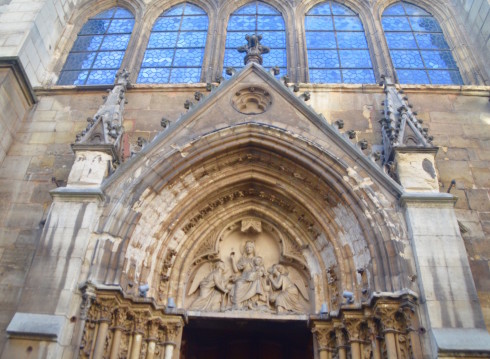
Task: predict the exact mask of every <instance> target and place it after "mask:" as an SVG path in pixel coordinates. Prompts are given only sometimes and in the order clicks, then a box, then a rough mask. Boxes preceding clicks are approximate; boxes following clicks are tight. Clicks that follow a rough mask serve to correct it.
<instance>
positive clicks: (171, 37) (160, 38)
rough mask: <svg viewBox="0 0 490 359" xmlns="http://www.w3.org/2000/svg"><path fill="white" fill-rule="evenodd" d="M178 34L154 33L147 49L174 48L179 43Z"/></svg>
mask: <svg viewBox="0 0 490 359" xmlns="http://www.w3.org/2000/svg"><path fill="white" fill-rule="evenodd" d="M177 35H178V33H177V32H153V33H151V35H150V41H148V47H147V49H158V48H160V49H161V48H174V47H175V44H176V43H177Z"/></svg>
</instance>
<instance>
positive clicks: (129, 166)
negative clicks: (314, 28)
mask: <svg viewBox="0 0 490 359" xmlns="http://www.w3.org/2000/svg"><path fill="white" fill-rule="evenodd" d="M195 98H196V99H192V101H188V102H187V104H186V107H188V111H187V112H186V113H185V114H183V115H182V116H181V117H180V118H179V119H178V120H176V121H172V122H171V124H170V125H169V126H168V127H167V128H166V129H165V130H164V131H162V132H161V133H160V134H159V135H157V136H156V137H155V138H154V139H153V141H151V142H150V143H148V144H146V145H145V147H144V148H143V149H142V150H141V151H140V152H139V153H138V154H136V155H135V156H133V157H132V158H131V159H130V160H128V161H126V163H125V164H123V165H122V166H121V167H120V168H119V169H118V171H116V173H114V174H113V175H112V176H111V177H110V178H109V179H108V180H107V181H106V182H105V183H104V186H103V187H104V188H108V187H111V185H112V184H113V183H114V182H117V181H118V179H119V178H121V177H124V173H126V172H129V173H130V174H133V173H134V172H135V171H136V168H138V167H140V165H139V163H141V162H142V161H143V162H144V163H146V165H145V166H149V167H154V164H153V165H152V164H149V162H148V160H149V159H151V160H150V161H159V160H161V159H162V157H161V156H163V157H164V156H166V155H167V154H169V153H170V152H175V151H179V152H181V154H182V156H185V155H186V148H188V147H189V146H190V145H191V144H192V143H195V142H196V141H198V140H199V139H200V138H203V137H205V136H207V135H208V134H211V133H215V132H217V131H221V130H225V129H230V128H233V127H240V126H244V125H247V126H249V127H250V126H251V127H253V126H260V128H262V129H263V131H264V132H265V133H266V132H268V131H272V130H274V131H279V132H281V133H284V135H285V136H291V138H294V139H298V140H301V141H302V143H303V146H311V147H315V148H317V149H319V150H320V151H321V152H323V153H324V155H325V156H327V157H330V158H334V159H335V160H336V161H337V162H338V163H339V164H340V165H341V166H342V167H344V168H345V169H346V171H348V168H349V167H356V168H358V169H362V172H363V173H367V174H368V175H367V176H368V177H369V178H370V180H371V181H374V182H377V183H379V184H380V185H381V187H383V188H385V189H386V190H387V191H388V192H390V193H391V194H392V195H395V196H396V195H398V194H400V193H401V192H402V189H401V187H400V186H399V185H398V184H397V183H396V182H394V181H393V180H392V179H391V178H390V177H389V176H388V175H386V174H385V173H384V172H383V171H382V169H381V168H380V166H379V165H378V164H376V163H375V162H374V161H373V160H372V159H371V158H369V157H368V156H366V155H365V154H364V153H363V152H362V151H361V150H360V148H359V147H358V145H357V144H354V143H352V142H351V140H349V139H348V137H347V136H346V135H344V134H342V133H340V132H339V131H338V130H337V128H336V127H334V126H332V125H330V124H329V123H328V121H327V120H326V119H325V118H324V117H323V116H322V115H321V114H318V113H317V112H316V111H315V110H314V109H313V108H312V107H311V106H309V105H308V104H307V102H306V101H305V99H308V98H309V94H307V93H300V92H294V91H293V90H292V89H291V88H289V87H287V86H286V85H285V84H284V83H283V82H282V81H279V80H277V79H276V78H275V77H274V76H273V75H272V74H271V73H269V72H268V71H267V70H265V69H264V68H263V67H262V66H260V65H257V64H255V63H251V64H248V65H247V66H245V67H244V68H243V69H242V70H241V71H240V72H238V73H236V74H235V75H234V76H232V77H231V78H230V79H229V80H227V81H225V82H223V83H222V84H220V85H219V86H218V87H216V88H213V89H212V90H211V91H210V92H207V93H204V94H197V95H196V96H195ZM157 154H160V155H157Z"/></svg>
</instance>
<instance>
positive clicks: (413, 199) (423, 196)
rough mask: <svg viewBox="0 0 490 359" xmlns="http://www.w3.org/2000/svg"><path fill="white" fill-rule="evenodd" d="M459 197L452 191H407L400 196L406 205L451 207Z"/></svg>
mask: <svg viewBox="0 0 490 359" xmlns="http://www.w3.org/2000/svg"><path fill="white" fill-rule="evenodd" d="M457 200H458V197H456V196H454V195H452V194H450V193H435V192H410V193H408V192H406V193H404V194H402V195H401V196H400V204H401V205H402V206H404V207H450V208H453V207H454V204H455V203H456V201H457Z"/></svg>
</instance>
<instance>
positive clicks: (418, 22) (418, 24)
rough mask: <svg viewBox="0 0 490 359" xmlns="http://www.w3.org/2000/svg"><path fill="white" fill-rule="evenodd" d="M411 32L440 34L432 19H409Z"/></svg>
mask: <svg viewBox="0 0 490 359" xmlns="http://www.w3.org/2000/svg"><path fill="white" fill-rule="evenodd" d="M409 19H410V24H412V29H413V31H423V32H442V30H441V28H440V27H439V24H438V23H437V21H436V20H435V19H434V18H432V17H426V16H424V17H415V16H411V17H409Z"/></svg>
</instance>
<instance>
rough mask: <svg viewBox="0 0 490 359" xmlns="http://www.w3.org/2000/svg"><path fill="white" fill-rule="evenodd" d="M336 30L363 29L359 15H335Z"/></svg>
mask: <svg viewBox="0 0 490 359" xmlns="http://www.w3.org/2000/svg"><path fill="white" fill-rule="evenodd" d="M334 23H335V30H337V31H338V30H346V31H355V30H360V31H361V30H362V23H361V20H359V18H358V17H357V16H335V17H334Z"/></svg>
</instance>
